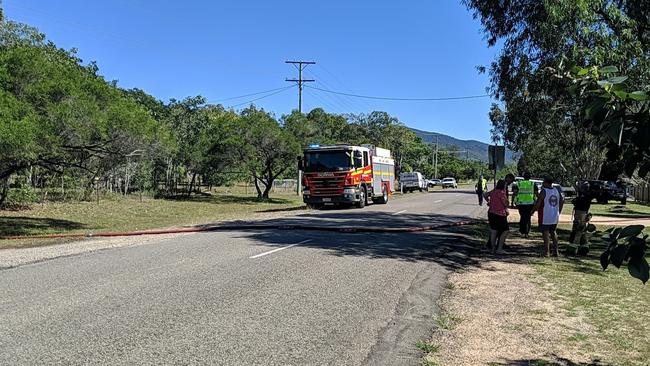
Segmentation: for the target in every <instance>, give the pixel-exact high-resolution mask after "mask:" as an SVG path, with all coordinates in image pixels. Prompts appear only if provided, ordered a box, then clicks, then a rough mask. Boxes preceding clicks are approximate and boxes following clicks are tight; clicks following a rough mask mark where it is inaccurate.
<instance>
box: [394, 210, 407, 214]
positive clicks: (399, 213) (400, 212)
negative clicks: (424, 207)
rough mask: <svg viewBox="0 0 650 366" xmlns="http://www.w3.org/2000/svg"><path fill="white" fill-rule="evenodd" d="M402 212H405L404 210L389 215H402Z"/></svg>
mask: <svg viewBox="0 0 650 366" xmlns="http://www.w3.org/2000/svg"><path fill="white" fill-rule="evenodd" d="M404 212H406V210H402V211H397V212H393V213H392V214H391V215H399V214H401V213H404Z"/></svg>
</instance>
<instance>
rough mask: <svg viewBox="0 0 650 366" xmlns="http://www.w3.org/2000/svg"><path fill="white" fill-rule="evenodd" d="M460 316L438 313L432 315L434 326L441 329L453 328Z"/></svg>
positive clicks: (458, 321) (459, 320)
mask: <svg viewBox="0 0 650 366" xmlns="http://www.w3.org/2000/svg"><path fill="white" fill-rule="evenodd" d="M461 320H462V319H461V318H460V317H457V316H455V315H452V314H439V315H436V316H435V317H434V321H435V323H436V326H437V327H438V328H439V329H443V330H454V329H456V326H457V325H458V324H459V323H460V322H461Z"/></svg>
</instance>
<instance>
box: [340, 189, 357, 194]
mask: <svg viewBox="0 0 650 366" xmlns="http://www.w3.org/2000/svg"><path fill="white" fill-rule="evenodd" d="M355 193H357V190H356V189H354V188H345V189H344V190H343V194H355Z"/></svg>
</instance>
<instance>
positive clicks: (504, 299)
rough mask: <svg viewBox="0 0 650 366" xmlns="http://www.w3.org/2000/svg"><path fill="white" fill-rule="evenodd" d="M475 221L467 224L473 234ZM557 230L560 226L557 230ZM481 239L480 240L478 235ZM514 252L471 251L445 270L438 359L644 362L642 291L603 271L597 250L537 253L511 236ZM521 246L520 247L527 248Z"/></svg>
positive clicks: (433, 357) (647, 300)
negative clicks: (474, 255)
mask: <svg viewBox="0 0 650 366" xmlns="http://www.w3.org/2000/svg"><path fill="white" fill-rule="evenodd" d="M479 229H480V228H473V229H470V231H469V232H470V233H472V230H473V234H474V236H475V237H477V239H478V238H481V237H482V236H483V233H482V231H481V230H479ZM562 234H563V236H564V235H565V234H566V232H564V231H563V233H562ZM481 241H482V239H481ZM510 242H511V245H512V251H516V252H517V253H519V255H517V256H516V255H510V256H508V257H505V258H500V259H498V258H492V257H484V258H478V262H479V265H477V266H472V267H469V268H466V269H465V270H463V271H462V272H456V273H453V274H452V275H451V276H450V277H449V285H448V286H446V288H447V296H445V298H444V300H443V302H442V303H441V309H442V310H441V314H443V315H442V316H443V317H454V318H458V319H462V321H460V322H458V323H457V324H456V325H455V326H454V327H451V328H450V327H446V326H444V324H446V323H444V322H443V326H440V324H439V326H438V328H439V329H438V330H437V331H436V333H435V335H434V337H433V340H432V341H431V342H432V343H434V344H438V345H440V347H439V350H438V352H437V353H436V354H430V355H429V356H427V357H426V358H425V359H426V360H427V361H429V362H432V363H438V364H441V365H486V364H493V365H575V366H586V365H623V366H627V365H646V366H647V365H650V347H648V344H647V339H648V338H647V337H648V335H650V317H649V316H648V314H649V310H650V308H648V304H650V291H649V290H648V288H647V286H643V285H642V284H641V283H640V282H639V281H638V280H636V279H633V278H631V277H630V276H629V274H628V273H627V270H626V269H625V268H621V269H620V270H617V269H615V268H614V269H609V270H608V271H606V272H603V271H602V270H601V269H600V266H599V263H598V261H597V255H598V254H599V253H600V249H598V248H596V249H594V250H593V253H592V256H591V257H588V258H585V259H580V260H576V259H569V258H559V259H542V258H539V257H537V256H536V254H535V253H536V251H535V249H536V248H537V246H539V238H538V235H537V234H535V235H534V236H533V240H519V239H515V240H511V241H510ZM527 248H528V249H527Z"/></svg>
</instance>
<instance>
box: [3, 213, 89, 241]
mask: <svg viewBox="0 0 650 366" xmlns="http://www.w3.org/2000/svg"><path fill="white" fill-rule="evenodd" d="M84 227H85V225H84V224H82V223H79V222H75V221H69V220H61V219H52V218H35V217H23V216H3V217H0V239H1V238H3V237H9V236H22V235H29V234H34V233H43V232H52V231H57V232H61V231H70V230H78V229H83V228H84Z"/></svg>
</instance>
